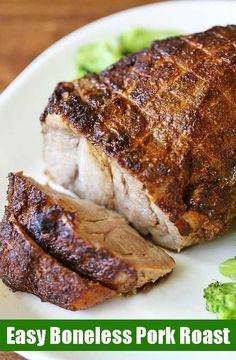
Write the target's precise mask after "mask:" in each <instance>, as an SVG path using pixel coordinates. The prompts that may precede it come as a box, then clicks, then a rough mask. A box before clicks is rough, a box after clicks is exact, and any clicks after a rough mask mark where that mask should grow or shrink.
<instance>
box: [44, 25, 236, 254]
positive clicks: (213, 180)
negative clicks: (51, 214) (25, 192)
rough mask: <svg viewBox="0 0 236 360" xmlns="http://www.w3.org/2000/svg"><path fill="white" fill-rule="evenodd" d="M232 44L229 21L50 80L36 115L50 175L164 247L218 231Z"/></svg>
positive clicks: (225, 175) (235, 115)
mask: <svg viewBox="0 0 236 360" xmlns="http://www.w3.org/2000/svg"><path fill="white" fill-rule="evenodd" d="M235 46H236V26H235V25H232V26H227V27H215V28H212V29H210V30H208V31H206V32H203V33H198V34H194V35H190V36H181V37H175V38H171V39H167V40H162V41H155V42H154V43H153V44H152V46H151V47H150V48H148V49H144V50H142V51H140V52H139V53H137V54H133V55H129V56H128V57H124V58H123V59H122V60H120V61H119V62H118V63H116V64H114V65H112V66H111V67H109V68H108V69H106V70H105V71H103V72H102V73H101V74H99V75H94V74H90V75H88V76H86V77H83V78H82V79H80V80H78V81H74V82H71V83H66V82H65V83H60V84H58V86H57V87H56V89H55V91H54V93H53V95H52V96H51V98H50V100H49V104H48V106H47V107H46V109H45V111H44V113H43V115H42V117H41V121H42V128H43V135H44V158H45V161H46V165H47V171H48V174H49V175H50V176H51V178H53V179H54V181H56V182H57V183H59V184H61V185H64V186H65V187H66V188H69V189H71V190H73V191H74V192H76V193H77V194H79V195H80V196H81V197H83V198H86V199H92V200H93V201H95V202H97V203H98V204H103V205H105V206H108V207H110V208H113V209H116V210H118V211H119V212H120V213H122V214H123V215H124V216H125V217H126V218H127V219H128V221H130V222H131V223H132V224H133V225H134V226H135V227H136V228H137V229H138V230H139V231H140V232H141V233H143V234H150V235H151V236H152V238H153V240H154V241H155V242H156V243H157V244H161V245H163V246H165V247H167V248H170V249H174V250H178V251H179V250H181V249H182V248H183V247H186V246H189V245H192V244H196V243H199V242H203V241H209V240H211V239H213V238H214V237H215V236H217V235H219V234H221V233H222V232H223V231H225V230H226V229H227V227H228V226H229V224H230V223H231V221H232V219H233V217H234V215H235V213H236V196H235V194H236V181H235V179H236V176H235V169H236V163H235V159H236V147H235V137H236V122H235V119H236V105H235V104H236V102H235V99H236V62H235ZM63 144H64V145H63ZM62 145H63V146H65V147H64V148H63V146H62ZM63 164H65V166H63Z"/></svg>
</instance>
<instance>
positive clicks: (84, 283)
mask: <svg viewBox="0 0 236 360" xmlns="http://www.w3.org/2000/svg"><path fill="white" fill-rule="evenodd" d="M0 277H1V279H2V280H3V282H4V283H5V284H6V285H7V286H9V287H10V288H11V289H13V290H14V291H24V292H28V293H31V294H34V295H36V296H38V297H39V298H40V299H41V300H42V301H48V302H50V303H52V304H55V305H58V306H60V307H62V308H65V309H68V310H79V309H81V310H82V309H87V308H89V307H91V306H94V305H96V304H99V303H101V302H104V301H105V300H107V299H109V298H111V297H113V296H115V295H117V293H116V292H115V291H114V290H111V289H109V288H107V287H104V286H102V285H100V284H99V283H96V282H93V281H91V280H89V279H86V278H85V277H82V276H80V275H78V274H77V273H75V272H73V271H71V270H69V269H67V268H66V267H65V266H63V265H62V264H60V263H59V262H58V261H57V260H55V259H54V258H53V257H51V256H50V255H48V254H47V253H46V252H45V251H43V249H42V248H41V247H39V246H38V245H37V244H36V243H35V242H34V241H33V240H32V239H31V238H30V237H29V236H28V234H27V233H26V232H25V231H24V230H23V229H22V227H21V226H20V225H19V224H18V223H17V221H16V220H15V218H14V217H13V216H12V215H11V214H10V212H9V210H8V209H6V211H5V215H4V219H3V221H2V222H1V224H0Z"/></svg>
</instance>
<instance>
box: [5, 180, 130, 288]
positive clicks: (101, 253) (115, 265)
mask: <svg viewBox="0 0 236 360" xmlns="http://www.w3.org/2000/svg"><path fill="white" fill-rule="evenodd" d="M68 201H70V200H69V199H68ZM8 206H9V209H10V211H11V212H12V214H13V215H14V216H15V218H16V219H17V221H18V222H19V223H20V224H21V226H23V227H24V228H25V229H26V230H27V231H28V233H29V234H30V236H31V237H32V238H33V239H34V240H35V241H36V242H37V243H38V244H39V245H40V246H42V247H43V248H44V249H45V250H46V251H47V252H49V253H50V254H51V255H52V256H54V257H55V258H57V259H58V260H59V261H61V262H62V263H63V264H65V265H66V266H67V267H68V268H70V269H71V270H74V271H76V272H78V273H80V274H82V275H84V276H86V277H88V278H90V279H92V280H94V281H99V282H101V283H102V284H104V285H106V286H108V287H110V288H113V289H116V290H118V291H121V292H128V291H130V290H131V289H132V288H133V287H134V286H135V284H136V283H137V272H136V270H135V269H134V268H132V267H131V266H129V265H127V264H126V263H124V262H123V261H122V260H120V259H118V258H117V257H115V256H113V255H112V254H111V253H110V252H109V251H108V250H107V249H104V248H95V247H94V246H93V244H91V243H90V242H89V241H88V240H87V239H84V238H82V237H81V236H80V234H78V232H77V231H76V224H75V222H74V213H72V212H69V211H65V209H63V208H62V207H61V206H59V204H58V203H56V202H55V200H53V199H52V198H51V197H50V189H49V188H48V189H47V193H46V192H45V189H44V188H43V187H42V186H40V185H39V184H38V183H37V182H35V181H33V180H32V179H30V178H28V177H25V176H24V175H23V174H22V173H17V174H13V173H11V174H9V187H8ZM78 215H79V214H78Z"/></svg>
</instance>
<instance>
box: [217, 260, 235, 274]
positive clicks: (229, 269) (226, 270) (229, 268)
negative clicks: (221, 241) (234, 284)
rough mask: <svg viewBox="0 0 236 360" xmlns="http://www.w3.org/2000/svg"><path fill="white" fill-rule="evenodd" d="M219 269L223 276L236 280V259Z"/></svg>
mask: <svg viewBox="0 0 236 360" xmlns="http://www.w3.org/2000/svg"><path fill="white" fill-rule="evenodd" d="M219 269H220V272H221V274H222V275H224V276H228V277H230V278H232V279H235V280H236V257H235V258H232V259H228V260H226V261H224V262H223V263H221V264H220V267H219Z"/></svg>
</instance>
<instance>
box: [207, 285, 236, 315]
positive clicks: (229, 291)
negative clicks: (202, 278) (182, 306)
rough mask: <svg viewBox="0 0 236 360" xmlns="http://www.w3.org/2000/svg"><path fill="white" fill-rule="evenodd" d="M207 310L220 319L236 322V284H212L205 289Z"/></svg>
mask: <svg viewBox="0 0 236 360" xmlns="http://www.w3.org/2000/svg"><path fill="white" fill-rule="evenodd" d="M204 298H205V299H206V309H207V310H208V311H210V312H213V313H217V314H218V318H219V319H231V320H236V282H228V283H220V282H218V281H216V282H214V283H212V284H210V285H209V286H208V287H207V288H206V289H204Z"/></svg>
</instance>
